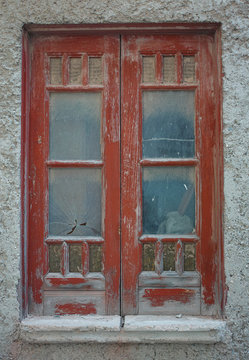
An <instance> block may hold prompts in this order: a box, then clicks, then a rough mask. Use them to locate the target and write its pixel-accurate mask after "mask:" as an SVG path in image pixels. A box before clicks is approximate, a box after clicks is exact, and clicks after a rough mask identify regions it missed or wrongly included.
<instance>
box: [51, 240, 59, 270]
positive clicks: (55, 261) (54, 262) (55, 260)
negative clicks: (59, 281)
mask: <svg viewBox="0 0 249 360" xmlns="http://www.w3.org/2000/svg"><path fill="white" fill-rule="evenodd" d="M49 271H50V272H55V273H59V272H61V245H49Z"/></svg>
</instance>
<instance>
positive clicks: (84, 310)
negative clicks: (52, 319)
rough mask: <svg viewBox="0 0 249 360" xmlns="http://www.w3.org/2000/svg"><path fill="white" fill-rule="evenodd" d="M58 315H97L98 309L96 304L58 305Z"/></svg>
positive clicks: (56, 310) (56, 311)
mask: <svg viewBox="0 0 249 360" xmlns="http://www.w3.org/2000/svg"><path fill="white" fill-rule="evenodd" d="M55 314H56V315H66V314H68V315H75V314H78V315H88V314H96V308H95V305H94V304H91V303H88V304H63V305H56V308H55Z"/></svg>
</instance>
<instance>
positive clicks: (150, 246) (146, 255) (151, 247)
mask: <svg viewBox="0 0 249 360" xmlns="http://www.w3.org/2000/svg"><path fill="white" fill-rule="evenodd" d="M142 267H143V271H155V243H146V244H143V257H142Z"/></svg>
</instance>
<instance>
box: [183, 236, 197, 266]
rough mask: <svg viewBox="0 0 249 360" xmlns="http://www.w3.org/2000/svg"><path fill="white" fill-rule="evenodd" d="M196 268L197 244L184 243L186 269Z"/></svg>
mask: <svg viewBox="0 0 249 360" xmlns="http://www.w3.org/2000/svg"><path fill="white" fill-rule="evenodd" d="M194 270H195V244H191V243H190V244H185V245H184V271H194Z"/></svg>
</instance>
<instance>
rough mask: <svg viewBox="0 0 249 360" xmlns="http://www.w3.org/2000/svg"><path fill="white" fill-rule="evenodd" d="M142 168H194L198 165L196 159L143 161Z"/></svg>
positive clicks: (141, 162)
mask: <svg viewBox="0 0 249 360" xmlns="http://www.w3.org/2000/svg"><path fill="white" fill-rule="evenodd" d="M140 164H141V165H142V166H194V165H197V164H198V160H197V159H143V160H140Z"/></svg>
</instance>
